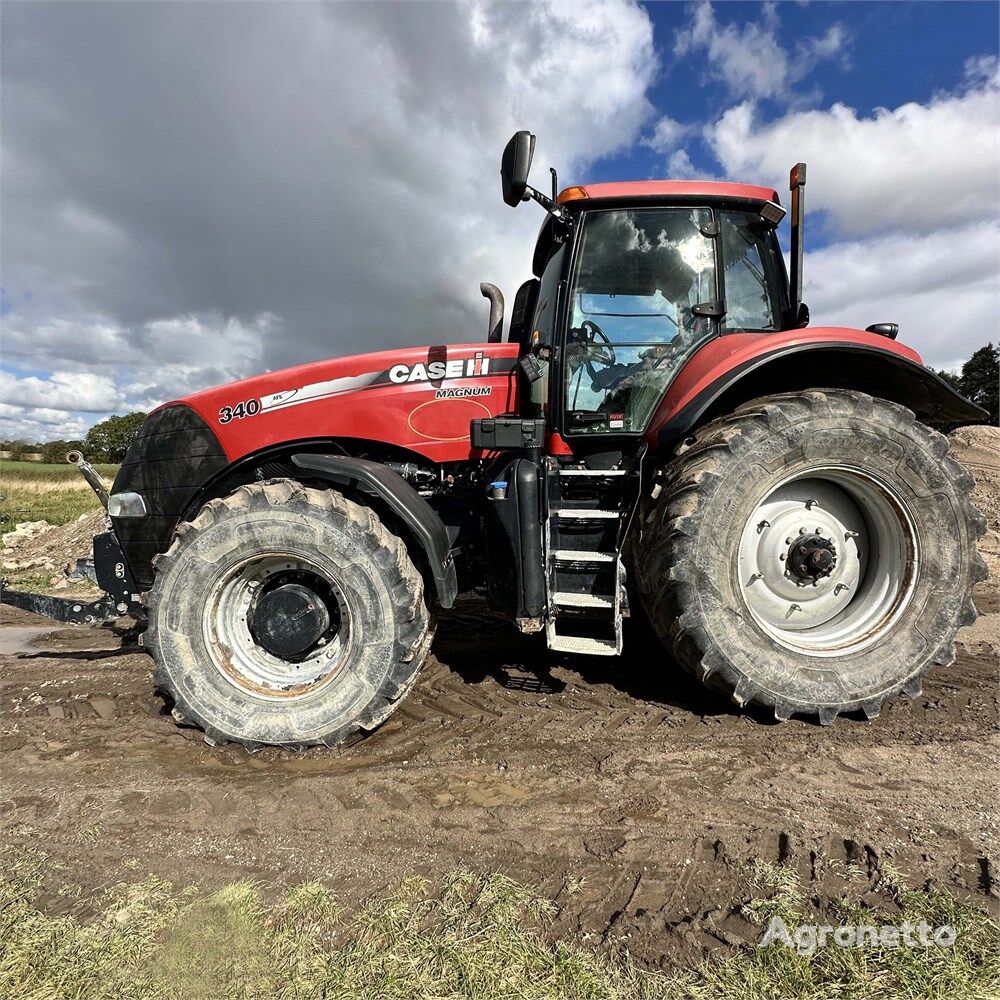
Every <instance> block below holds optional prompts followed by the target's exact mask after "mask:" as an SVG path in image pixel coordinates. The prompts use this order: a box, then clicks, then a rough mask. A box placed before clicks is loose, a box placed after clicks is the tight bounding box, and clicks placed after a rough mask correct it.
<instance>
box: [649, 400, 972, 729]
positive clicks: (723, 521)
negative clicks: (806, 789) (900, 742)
mask: <svg viewBox="0 0 1000 1000" xmlns="http://www.w3.org/2000/svg"><path fill="white" fill-rule="evenodd" d="M972 486H973V479H972V476H971V475H970V474H969V473H968V472H967V471H966V470H965V469H963V468H962V467H961V466H960V465H959V464H958V463H957V462H956V461H954V459H952V458H949V457H948V441H947V438H945V437H944V436H943V435H941V434H938V433H937V432H936V431H933V430H931V429H930V428H929V427H926V426H924V425H922V424H920V423H918V422H917V421H916V420H915V418H914V415H913V414H912V413H911V412H910V411H909V410H907V409H905V408H903V407H901V406H898V405H896V404H894V403H890V402H887V401H885V400H881V399H874V398H872V397H871V396H867V395H865V394H863V393H860V392H848V391H845V390H839V389H838V390H814V391H809V392H803V393H795V394H788V395H780V396H769V397H766V398H762V399H756V400H753V401H751V402H749V403H747V404H746V405H744V406H742V407H740V408H739V409H738V410H737V411H736V412H734V413H733V414H731V415H728V416H726V417H722V418H720V419H718V420H715V421H714V422H712V423H709V424H707V425H706V426H705V427H703V428H701V429H699V430H698V432H697V433H696V434H695V435H694V436H693V437H691V438H689V439H687V440H686V441H685V442H684V443H683V444H682V445H681V446H680V447H679V449H678V450H677V453H676V456H675V458H674V460H673V461H672V462H671V463H670V464H668V465H667V466H666V467H665V468H664V469H663V470H662V472H661V473H660V474H659V476H658V477H657V480H656V482H655V484H654V486H653V489H652V494H653V495H652V496H646V497H645V498H644V500H643V504H642V509H641V510H640V515H641V516H640V518H639V525H638V527H639V531H638V532H637V533H636V537H635V538H634V544H633V546H632V550H631V551H632V562H633V573H634V578H635V579H636V580H637V582H638V587H639V591H640V597H641V599H642V602H643V604H644V606H645V609H646V612H647V614H648V616H649V619H650V623H651V625H652V627H653V630H654V631H655V632H656V633H657V634H658V635H659V637H660V639H661V640H662V641H663V642H664V643H665V644H666V645H667V647H668V648H669V649H671V650H672V652H673V654H674V657H675V658H676V660H677V661H678V662H679V663H680V664H681V665H682V666H683V667H685V668H686V669H687V670H689V671H691V672H692V673H694V674H695V675H696V676H698V677H699V678H701V680H702V681H704V682H705V683H707V684H709V685H711V686H713V687H716V688H718V689H720V690H722V691H724V692H726V693H728V694H729V695H730V696H731V698H732V699H733V701H734V702H736V704H738V705H741V706H742V705H746V704H747V703H751V702H752V703H756V704H759V705H762V706H765V707H766V708H768V709H770V710H772V711H773V713H774V715H775V717H776V718H778V719H787V718H788V717H790V716H791V715H792V714H795V713H799V714H805V715H817V716H818V717H819V720H820V722H822V723H824V724H826V723H830V722H832V721H833V720H834V719H835V718H836V717H837V716H838V715H839V714H840V713H842V712H851V711H857V710H860V711H862V712H864V713H865V715H867V716H868V717H869V718H872V717H874V716H877V715H878V714H879V711H880V709H881V706H882V704H883V703H884V702H885V700H886V699H887V698H890V697H892V696H893V695H895V694H897V693H898V692H900V691H904V692H906V693H907V694H909V695H911V696H916V695H918V694H919V693H920V691H921V683H922V678H923V676H924V674H925V673H926V672H927V671H928V670H929V669H930V668H931V667H932V666H935V665H937V666H945V665H947V664H949V663H951V662H952V661H953V660H954V658H955V646H954V639H955V635H956V633H957V631H958V629H959V628H960V627H961V626H963V625H970V624H972V622H973V621H975V618H976V610H975V607H974V605H973V603H972V588H973V586H974V584H975V583H976V582H978V581H979V580H982V579H985V577H986V572H987V571H986V565H985V563H984V562H983V560H982V558H981V557H980V556H979V554H978V553H977V551H976V539H977V538H979V537H980V536H981V535H982V534H983V532H984V531H985V529H986V520H985V518H984V517H983V516H982V514H980V513H979V512H978V511H977V510H976V509H975V507H973V505H972V503H971V501H970V493H971V490H972Z"/></svg>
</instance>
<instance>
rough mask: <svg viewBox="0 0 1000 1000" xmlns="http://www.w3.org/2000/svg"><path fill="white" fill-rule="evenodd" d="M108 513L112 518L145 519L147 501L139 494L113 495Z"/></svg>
mask: <svg viewBox="0 0 1000 1000" xmlns="http://www.w3.org/2000/svg"><path fill="white" fill-rule="evenodd" d="M108 513H109V514H110V515H111V516H112V517H145V516H146V501H145V500H143V499H142V497H141V496H140V495H139V494H138V493H112V494H111V496H109V497H108Z"/></svg>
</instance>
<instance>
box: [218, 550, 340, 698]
mask: <svg viewBox="0 0 1000 1000" xmlns="http://www.w3.org/2000/svg"><path fill="white" fill-rule="evenodd" d="M289 572H305V573H309V574H312V575H314V576H317V577H319V578H320V579H321V580H322V581H323V582H324V583H325V584H326V586H327V587H328V588H329V591H330V593H331V595H332V597H333V599H334V600H335V601H336V604H337V610H338V612H339V628H337V630H336V632H335V633H334V634H333V635H332V637H330V638H329V639H325V640H324V641H323V643H322V645H319V646H317V647H316V648H315V649H314V650H312V651H311V652H310V654H309V655H308V656H306V657H304V658H303V659H301V660H298V661H297V662H291V661H288V660H283V659H281V658H280V657H278V656H275V655H273V654H272V653H269V652H268V651H267V650H266V649H264V648H263V647H262V646H260V645H258V644H257V642H256V641H255V639H254V637H253V634H252V633H251V631H250V625H249V623H248V612H249V610H250V607H251V603H252V602H253V599H254V595H255V594H256V592H257V591H258V590H259V588H261V587H263V586H265V585H266V583H267V581H268V580H269V579H270V578H271V577H274V576H275V575H276V574H287V573H289ZM203 621H204V632H205V642H206V645H207V647H208V650H209V654H210V656H211V657H212V661H213V663H214V665H215V667H216V668H217V669H218V670H219V672H220V673H221V674H222V675H223V677H225V678H226V680H228V681H229V682H230V683H232V684H234V685H235V686H237V687H239V688H241V689H243V690H245V691H250V692H251V693H253V694H255V695H257V696H260V697H265V698H275V699H277V698H295V697H301V696H303V695H305V694H308V693H311V692H312V691H314V690H316V689H317V688H319V687H321V686H323V685H324V684H327V683H329V681H330V680H331V679H332V677H333V676H334V674H336V672H337V670H338V668H339V667H340V666H341V665H342V664H343V663H344V662H345V661H346V660H347V658H348V655H349V651H350V646H351V641H352V631H351V625H350V623H351V616H350V612H349V608H348V604H347V600H346V598H345V596H344V591H343V589H342V588H341V587H340V586H339V585H338V583H337V582H336V581H335V580H333V579H331V577H330V575H329V574H328V573H327V572H325V571H323V570H321V569H320V568H319V567H318V566H317V565H316V564H315V563H312V562H310V561H309V560H306V559H302V558H300V557H298V556H294V557H293V556H290V555H284V554H277V555H268V556H261V557H257V558H254V559H248V560H245V561H243V562H241V563H239V564H238V565H237V566H234V567H230V568H229V569H228V570H226V572H225V573H223V574H222V576H220V577H219V579H218V580H217V581H216V583H215V586H214V587H213V588H212V592H211V596H210V597H209V601H208V606H207V608H206V612H205V615H204V619H203Z"/></svg>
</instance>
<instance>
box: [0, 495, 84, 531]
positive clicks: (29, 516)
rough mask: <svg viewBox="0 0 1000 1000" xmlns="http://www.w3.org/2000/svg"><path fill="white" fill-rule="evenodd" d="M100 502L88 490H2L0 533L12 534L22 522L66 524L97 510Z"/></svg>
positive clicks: (0, 497) (0, 496) (0, 499)
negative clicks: (8, 532) (9, 532)
mask: <svg viewBox="0 0 1000 1000" xmlns="http://www.w3.org/2000/svg"><path fill="white" fill-rule="evenodd" d="M98 507H100V502H99V501H98V499H97V497H96V496H94V494H93V492H92V491H91V490H90V489H89V487H88V488H87V489H85V490H79V489H66V490H36V489H31V488H28V489H20V488H11V487H8V486H7V485H6V484H5V485H4V487H3V488H2V489H0V532H7V531H13V530H14V529H15V528H16V527H17V526H18V525H19V524H20V523H21V522H22V521H48V522H49V524H55V525H63V524H69V523H70V521H75V520H76V519H77V518H78V517H79V516H80V515H81V514H86V513H88V512H90V511H92V510H97V509H98Z"/></svg>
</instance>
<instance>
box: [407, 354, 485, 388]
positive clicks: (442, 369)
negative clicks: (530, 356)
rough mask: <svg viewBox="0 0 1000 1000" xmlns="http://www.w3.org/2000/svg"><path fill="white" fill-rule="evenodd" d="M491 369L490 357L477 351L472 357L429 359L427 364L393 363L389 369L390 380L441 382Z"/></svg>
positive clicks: (469, 376) (470, 376)
mask: <svg viewBox="0 0 1000 1000" xmlns="http://www.w3.org/2000/svg"><path fill="white" fill-rule="evenodd" d="M489 370H490V359H489V358H487V357H484V356H483V354H482V352H479V351H477V352H476V355H475V357H472V358H456V359H455V360H454V361H429V362H428V363H427V364H426V365H425V364H420V363H417V364H415V365H393V366H392V367H391V368H390V369H389V381H390V382H396V383H403V382H439V381H441V380H442V379H451V378H475V377H476V376H478V375H486V374H488V373H489Z"/></svg>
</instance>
